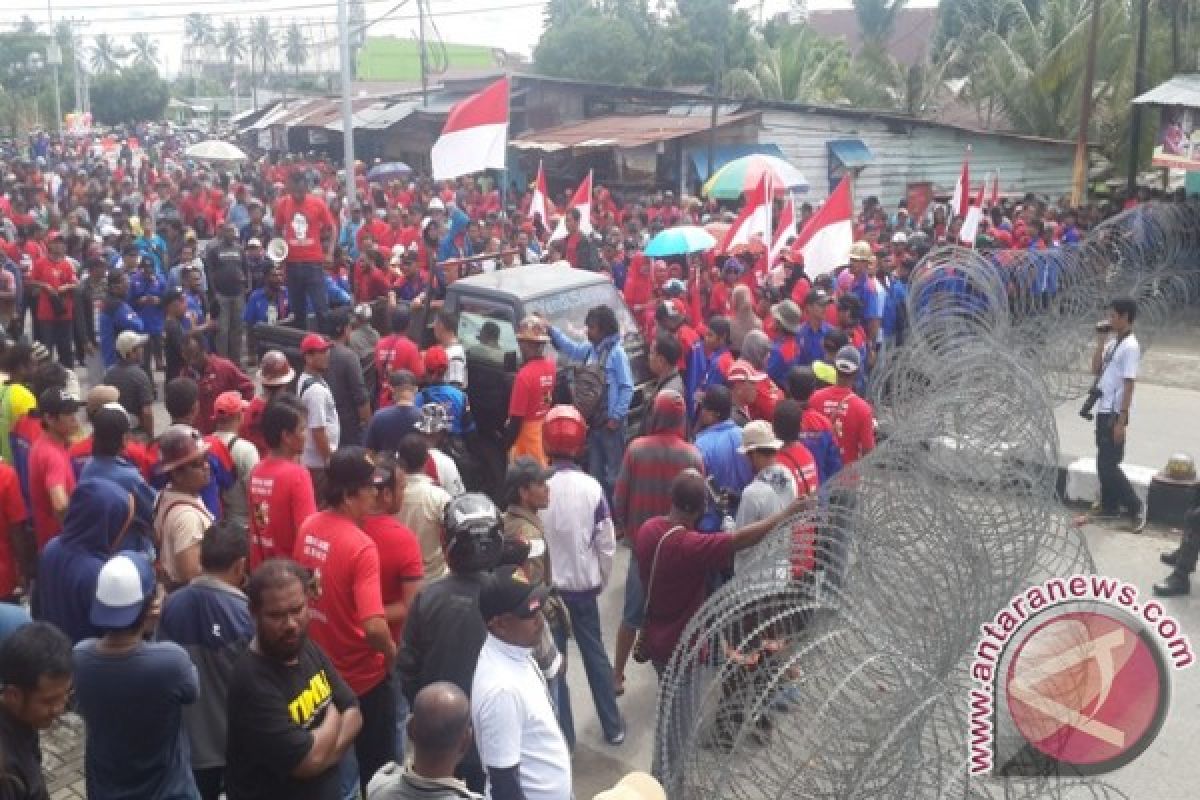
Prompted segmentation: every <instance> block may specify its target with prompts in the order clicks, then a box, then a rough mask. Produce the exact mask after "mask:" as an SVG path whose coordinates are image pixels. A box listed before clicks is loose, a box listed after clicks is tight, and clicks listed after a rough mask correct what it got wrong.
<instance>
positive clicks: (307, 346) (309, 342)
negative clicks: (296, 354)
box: [300, 333, 333, 355]
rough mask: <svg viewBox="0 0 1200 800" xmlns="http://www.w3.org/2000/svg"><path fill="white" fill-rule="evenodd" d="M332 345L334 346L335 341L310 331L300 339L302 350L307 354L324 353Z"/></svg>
mask: <svg viewBox="0 0 1200 800" xmlns="http://www.w3.org/2000/svg"><path fill="white" fill-rule="evenodd" d="M331 347H333V342H331V341H329V340H328V339H326V338H325V337H324V336H322V335H321V334H319V333H310V334H308V335H307V336H305V337H304V338H303V339H302V340H301V341H300V352H301V353H304V354H305V355H308V354H309V353H324V352H325V351H326V350H328V349H329V348H331Z"/></svg>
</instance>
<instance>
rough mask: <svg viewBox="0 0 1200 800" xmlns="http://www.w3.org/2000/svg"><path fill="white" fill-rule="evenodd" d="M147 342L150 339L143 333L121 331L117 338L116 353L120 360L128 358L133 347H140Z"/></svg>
mask: <svg viewBox="0 0 1200 800" xmlns="http://www.w3.org/2000/svg"><path fill="white" fill-rule="evenodd" d="M148 341H150V337H149V336H147V335H146V334H144V333H138V332H137V331H121V334H120V335H119V336H118V337H117V352H118V353H120V354H121V358H128V357H129V354H130V353H132V352H133V349H134V348H135V347H141V346H142V345H144V344H145V343H146V342H148Z"/></svg>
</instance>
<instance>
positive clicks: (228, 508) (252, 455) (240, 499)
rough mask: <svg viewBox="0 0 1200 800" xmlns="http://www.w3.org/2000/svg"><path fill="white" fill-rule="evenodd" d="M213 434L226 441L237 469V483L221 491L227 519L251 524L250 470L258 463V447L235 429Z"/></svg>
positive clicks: (222, 504)
mask: <svg viewBox="0 0 1200 800" xmlns="http://www.w3.org/2000/svg"><path fill="white" fill-rule="evenodd" d="M213 435H214V436H216V437H217V438H218V439H220V440H221V441H222V442H224V443H225V447H226V448H228V449H229V456H230V458H232V459H233V466H234V469H236V470H237V483H235V484H234V485H233V486H232V487H230V488H229V490H228V491H226V492H222V493H221V506H222V509H223V511H224V516H225V519H228V520H233V521H234V522H238V523H240V524H242V525H249V524H250V508H249V500H248V498H249V494H248V490H249V484H250V471H251V470H253V469H254V467H255V466H256V465H257V464H258V448H257V447H255V446H254V444H253V443H252V442H248V441H246V440H245V439H242V438H241V437H238V435H237V434H236V433H234V432H233V431H217V432H216V433H215V434H213ZM234 438H237V441H236V442H233V440H234ZM230 442H233V447H229V443H230Z"/></svg>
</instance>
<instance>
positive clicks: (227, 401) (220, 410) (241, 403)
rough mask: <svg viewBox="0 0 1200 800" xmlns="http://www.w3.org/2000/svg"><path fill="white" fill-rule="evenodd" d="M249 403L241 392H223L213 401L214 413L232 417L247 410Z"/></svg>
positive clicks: (219, 415)
mask: <svg viewBox="0 0 1200 800" xmlns="http://www.w3.org/2000/svg"><path fill="white" fill-rule="evenodd" d="M247 405H249V403H247V402H246V401H245V400H244V399H242V395H241V393H240V392H234V391H229V392H221V393H220V394H219V395H217V401H216V402H215V403H213V413H214V414H216V415H217V416H218V417H232V416H233V415H234V414H240V413H242V412H243V411H245V410H246V406H247Z"/></svg>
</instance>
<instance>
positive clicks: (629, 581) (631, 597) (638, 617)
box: [621, 547, 646, 631]
mask: <svg viewBox="0 0 1200 800" xmlns="http://www.w3.org/2000/svg"><path fill="white" fill-rule="evenodd" d="M645 621H646V589H645V587H643V586H642V573H641V571H640V570H639V569H638V560H637V554H636V553H634V552H633V548H632V547H631V548H629V569H627V570H626V571H625V601H624V605H623V606H622V607H621V622H622V624H624V625H625V627H626V628H633V629H634V630H635V631H640V630H641V629H642V623H643V622H645Z"/></svg>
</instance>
